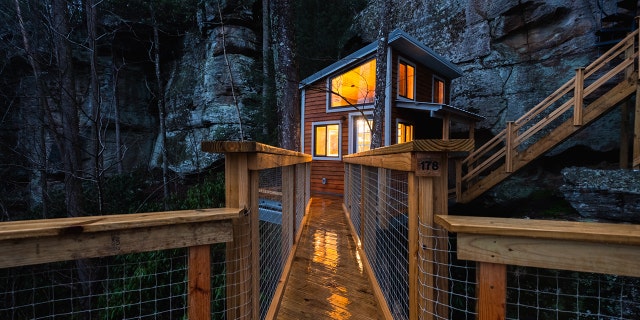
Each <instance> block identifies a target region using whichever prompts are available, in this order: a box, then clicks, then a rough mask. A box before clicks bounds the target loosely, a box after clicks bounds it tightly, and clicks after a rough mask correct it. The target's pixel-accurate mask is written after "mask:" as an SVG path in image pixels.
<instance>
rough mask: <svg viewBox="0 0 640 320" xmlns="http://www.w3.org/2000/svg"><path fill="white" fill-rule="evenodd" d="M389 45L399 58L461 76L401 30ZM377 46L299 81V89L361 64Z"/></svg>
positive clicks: (449, 76) (447, 74)
mask: <svg viewBox="0 0 640 320" xmlns="http://www.w3.org/2000/svg"><path fill="white" fill-rule="evenodd" d="M389 45H390V46H391V47H393V48H394V49H395V50H397V51H398V52H400V54H401V56H403V57H405V58H410V59H411V60H413V61H415V62H419V63H421V64H424V65H425V66H428V67H429V68H431V69H433V70H434V71H436V72H437V73H439V74H440V75H442V76H444V77H447V78H448V79H455V78H458V77H460V76H462V70H460V68H458V67H457V66H456V65H454V64H453V63H451V62H450V61H448V60H447V59H445V58H444V57H442V56H440V55H439V54H437V53H435V51H433V50H432V49H431V48H429V47H427V46H425V45H424V44H422V43H420V42H419V41H418V40H416V39H415V38H413V37H412V36H410V35H408V34H407V33H406V32H404V31H402V30H399V29H396V30H394V31H392V32H391V33H389ZM377 46H378V41H374V42H372V43H370V44H368V45H366V46H364V47H362V48H360V49H359V50H357V51H355V52H353V53H351V54H350V55H348V56H346V57H344V58H342V59H341V60H339V61H336V62H334V63H333V64H331V65H329V66H327V67H325V68H324V69H322V70H320V71H318V72H316V73H314V74H312V75H310V76H309V77H307V78H305V79H303V80H302V81H300V85H299V88H300V89H302V88H304V87H306V86H308V85H310V84H312V83H315V82H316V81H318V80H320V79H322V78H324V77H326V76H328V75H330V74H333V73H334V72H336V71H338V70H340V69H343V68H345V67H347V66H349V65H351V64H355V63H358V62H361V61H362V59H363V58H364V57H366V56H368V55H371V54H374V53H375V51H376V49H377Z"/></svg>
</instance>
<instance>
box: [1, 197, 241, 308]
mask: <svg viewBox="0 0 640 320" xmlns="http://www.w3.org/2000/svg"><path fill="white" fill-rule="evenodd" d="M245 213H246V210H244V209H239V208H222V209H206V210H185V211H170V212H156V213H141V214H123V215H109V216H93V217H77V218H61V219H47V220H26V221H15V222H3V223H0V268H11V267H18V266H27V265H34V264H40V263H50V262H59V261H67V260H76V259H84V258H95V257H107V256H113V255H122V254H128V253H139V252H148V251H155V250H165V249H174V248H189V272H188V278H189V279H188V315H189V318H191V319H203V318H201V316H202V315H203V314H207V313H208V312H210V304H211V302H210V301H211V299H210V298H211V290H210V274H211V272H210V267H211V265H210V264H209V263H207V261H208V259H204V258H208V255H203V252H206V253H208V252H209V245H211V244H214V243H223V242H229V241H231V240H232V239H233V234H232V230H231V225H232V221H233V220H235V219H239V218H240V217H241V216H243V215H244V214H245ZM209 316H210V314H209Z"/></svg>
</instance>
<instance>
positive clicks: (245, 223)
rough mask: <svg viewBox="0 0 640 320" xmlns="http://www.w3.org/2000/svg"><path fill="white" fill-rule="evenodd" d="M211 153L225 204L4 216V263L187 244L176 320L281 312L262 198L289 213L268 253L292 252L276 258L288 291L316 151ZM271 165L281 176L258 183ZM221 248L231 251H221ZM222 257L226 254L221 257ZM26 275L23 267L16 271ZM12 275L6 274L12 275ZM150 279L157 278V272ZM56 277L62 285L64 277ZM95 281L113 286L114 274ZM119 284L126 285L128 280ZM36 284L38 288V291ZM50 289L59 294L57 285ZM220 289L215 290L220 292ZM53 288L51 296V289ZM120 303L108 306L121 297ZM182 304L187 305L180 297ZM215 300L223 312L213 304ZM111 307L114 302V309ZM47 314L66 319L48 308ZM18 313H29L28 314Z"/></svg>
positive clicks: (280, 283) (224, 145) (7, 312)
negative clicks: (219, 168)
mask: <svg viewBox="0 0 640 320" xmlns="http://www.w3.org/2000/svg"><path fill="white" fill-rule="evenodd" d="M202 149H203V151H205V152H216V153H224V154H225V197H226V208H220V209H202V210H185V211H170V212H153V213H142V214H123V215H105V216H88V217H77V218H64V219H48V220H27V221H15V222H2V223H0V269H5V268H13V267H19V266H29V265H35V264H42V263H51V262H60V261H68V260H79V259H85V258H96V257H108V256H114V255H124V254H129V253H140V252H149V251H157V250H166V249H174V248H188V258H187V259H186V260H187V261H188V266H187V268H188V270H186V275H185V276H188V283H187V284H186V285H185V286H184V287H187V288H186V291H187V292H186V299H185V300H186V301H185V302H186V303H187V306H184V305H179V306H175V308H176V309H177V310H172V311H171V312H172V314H171V315H170V317H175V316H179V317H180V318H182V317H184V316H188V318H189V319H210V318H211V317H212V313H214V314H216V315H217V316H221V317H225V318H226V319H259V318H261V317H262V316H264V313H263V314H261V310H266V311H267V315H266V318H269V319H270V318H273V314H274V311H275V310H276V309H277V305H278V303H279V300H278V298H279V297H280V296H281V295H280V294H279V293H278V292H276V293H274V292H264V290H263V288H262V287H261V276H262V273H261V272H262V270H261V267H260V265H261V262H264V261H262V260H263V259H261V255H262V253H261V243H260V241H261V240H260V239H261V237H262V236H263V234H262V233H261V230H260V229H261V228H260V226H261V223H262V225H264V224H266V223H265V222H261V221H260V217H259V215H260V210H261V209H260V207H259V200H261V198H264V197H265V196H268V197H270V198H271V199H274V198H276V199H277V202H279V204H280V205H281V217H278V219H277V222H274V221H269V222H267V223H269V224H271V225H277V228H278V230H277V231H278V232H274V233H277V234H278V236H277V238H276V239H275V240H273V242H274V243H273V246H272V247H269V248H264V249H265V250H271V251H275V250H282V252H283V253H282V257H281V259H282V260H283V261H275V263H274V264H276V265H278V266H281V265H284V266H285V267H284V268H283V269H284V270H283V271H282V272H281V274H277V277H276V278H275V279H274V280H273V282H275V284H277V287H276V291H282V290H283V288H284V286H285V285H286V282H287V281H286V280H287V277H288V270H289V267H288V266H289V265H290V264H291V262H292V259H293V254H290V253H291V252H293V251H294V250H295V245H296V243H297V239H298V238H299V237H300V234H301V232H300V231H301V229H302V228H301V226H302V224H303V223H304V216H305V213H306V211H307V210H308V206H309V199H310V196H309V195H310V188H309V177H310V162H311V156H309V155H305V154H301V153H298V152H293V151H288V150H283V149H279V148H275V147H271V146H268V145H263V144H260V143H255V142H218V141H216V142H203V143H202ZM276 168H277V169H276ZM272 169H273V170H276V171H277V172H281V175H280V176H279V177H276V178H274V179H273V181H269V182H270V183H269V185H268V186H266V187H262V186H261V181H259V180H260V178H261V172H263V171H268V170H272ZM269 172H270V171H269ZM272 211H275V210H272ZM272 215H273V213H272ZM280 228H281V229H280ZM280 234H281V236H280ZM217 243H225V245H224V248H222V249H220V247H216V249H217V251H214V253H213V254H212V248H211V245H212V244H217ZM218 251H226V252H225V254H221V253H220V252H218ZM214 255H215V257H216V259H218V260H216V261H213V260H212V259H213V258H214V257H213V256H214ZM221 255H222V257H221ZM267 255H268V253H267ZM278 257H280V256H279V255H278ZM278 259H280V258H278ZM213 265H215V266H217V267H218V268H217V270H218V272H221V273H220V274H212V270H211V268H212V266H213ZM164 267H166V268H167V269H168V270H165V269H163V271H162V272H166V273H172V272H175V273H177V274H179V273H180V272H182V271H183V269H182V266H180V267H178V271H174V270H172V269H171V267H172V266H159V268H164ZM71 268H73V267H71ZM106 268H109V266H106ZM114 268H116V269H117V268H119V267H118V266H115V267H114ZM0 271H5V270H0ZM22 271H23V270H15V272H22ZM11 272H13V271H11ZM11 272H7V273H6V274H12V273H11ZM26 272H30V271H29V270H27V271H26ZM73 272H76V271H72V273H73ZM77 272H79V270H78V271H77ZM268 272H269V275H270V276H273V275H274V274H275V273H276V271H275V270H269V271H268ZM107 273H108V272H107ZM2 276H3V277H4V276H5V274H4V273H3V274H2ZM146 276H147V277H148V278H152V277H154V274H149V275H146ZM106 277H108V275H107V276H106ZM120 277H126V275H125V276H122V275H120ZM213 277H216V278H220V277H222V278H223V279H224V281H217V282H219V285H220V286H223V287H217V288H212V286H211V284H212V282H213V280H212V279H213ZM4 279H6V278H4ZM47 280H48V279H42V280H39V281H40V282H46V281H47ZM50 280H51V281H52V282H55V281H56V279H50ZM94 280H95V281H107V282H109V281H111V282H113V280H112V279H108V278H106V279H104V278H101V279H94ZM118 281H121V282H125V281H126V279H119V280H118ZM82 285H84V284H82ZM91 285H94V284H88V286H91ZM170 285H171V284H167V283H156V286H161V287H166V286H170ZM178 286H180V285H178ZM52 287H54V285H52ZM55 287H60V285H57V286H55ZM3 290H8V291H3ZM11 290H12V288H11V287H9V288H7V287H4V286H1V287H0V296H2V297H3V298H4V297H13V296H14V295H15V293H14V292H13V291H11ZM29 290H34V291H36V289H29ZM48 290H51V292H54V291H55V290H56V289H53V288H52V289H48ZM149 290H153V288H150V289H149ZM172 290H173V289H172ZM176 290H177V289H176ZM213 290H215V291H216V292H215V293H214V292H212V291H213ZM44 291H45V292H46V294H48V295H49V294H50V293H49V292H48V291H47V290H44ZM65 294H69V291H68V290H67V291H65ZM81 294H82V293H80V294H78V292H76V293H74V292H71V296H68V297H67V296H64V297H60V294H59V293H58V294H54V295H56V298H57V299H63V300H64V301H67V300H68V301H72V300H74V299H75V301H77V300H79V299H84V296H82V295H81ZM96 294H98V293H96ZM100 294H102V293H100ZM114 294H116V295H117V294H118V293H117V292H116V293H113V292H106V293H104V294H103V296H105V298H104V299H106V300H114V301H116V300H117V299H112V297H111V295H114ZM177 295H178V297H177V298H173V299H175V300H177V301H180V300H181V299H182V296H181V294H180V293H178V294H177ZM214 295H215V296H214ZM141 296H142V295H141ZM272 297H273V300H272ZM45 298H47V297H45ZM86 299H93V300H94V301H95V300H96V298H95V294H94V297H92V296H91V295H89V296H87V297H86ZM140 299H143V298H142V297H141V298H140ZM9 300H12V299H9ZM13 300H15V299H13ZM47 300H48V299H47ZM114 301H110V302H109V303H111V304H113V303H117V302H114ZM214 301H215V303H214ZM74 303H75V302H74ZM139 303H140V304H146V305H149V304H151V305H152V307H151V308H152V309H153V305H154V304H157V303H158V301H146V300H145V301H140V302H139ZM173 303H177V304H180V302H173ZM261 304H262V305H261ZM213 305H216V306H218V307H220V308H224V309H222V310H212V306H213ZM109 308H111V309H113V308H114V307H113V305H110V306H109ZM183 308H186V311H185V312H184V314H182V311H181V310H182V309H183ZM29 309H31V308H29ZM50 309H51V310H46V312H50V311H51V312H60V311H59V310H57V309H56V308H55V307H54V308H50ZM58 309H59V308H58ZM63 312H65V313H64V315H63V317H66V316H68V315H69V314H70V313H71V314H74V315H75V314H78V315H79V316H80V315H83V316H86V315H87V314H90V315H100V316H103V315H106V314H108V313H109V311H108V310H105V309H100V308H95V306H94V308H90V309H89V310H82V309H81V308H78V309H75V310H72V311H68V310H64V311H63ZM151 312H153V310H152V311H151ZM15 313H16V312H15V310H14V309H13V308H12V305H11V304H9V302H7V304H5V303H0V315H1V317H2V318H3V319H4V318H12V317H13V316H11V314H15ZM45 316H46V317H58V316H60V315H59V314H46V315H45ZM18 317H19V318H23V316H18ZM24 317H25V318H26V317H28V318H31V317H33V316H28V315H27V316H24Z"/></svg>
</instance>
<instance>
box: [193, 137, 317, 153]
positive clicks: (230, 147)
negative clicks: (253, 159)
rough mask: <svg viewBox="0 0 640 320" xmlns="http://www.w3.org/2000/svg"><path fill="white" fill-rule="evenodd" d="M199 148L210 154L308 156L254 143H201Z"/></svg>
mask: <svg viewBox="0 0 640 320" xmlns="http://www.w3.org/2000/svg"><path fill="white" fill-rule="evenodd" d="M200 147H201V149H202V151H204V152H210V153H270V154H279V155H288V156H299V157H307V156H308V155H306V154H304V153H301V152H297V151H292V150H287V149H281V148H277V147H273V146H270V145H267V144H263V143H259V142H255V141H203V142H202V143H201V144H200Z"/></svg>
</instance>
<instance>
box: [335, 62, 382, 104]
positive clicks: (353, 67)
mask: <svg viewBox="0 0 640 320" xmlns="http://www.w3.org/2000/svg"><path fill="white" fill-rule="evenodd" d="M371 61H373V62H374V63H375V61H376V59H375V57H368V58H366V59H363V61H361V62H360V63H357V64H352V65H349V67H346V68H344V69H341V70H340V71H339V72H335V73H334V74H333V75H330V76H328V77H327V80H326V82H327V83H326V88H327V101H326V112H327V113H330V112H344V111H345V110H349V109H351V110H353V109H355V108H354V107H353V106H356V107H358V109H363V110H366V109H372V108H373V103H374V101H375V89H376V84H375V73H376V70H375V69H376V68H375V66H374V68H373V78H374V82H373V90H372V91H371V92H372V94H373V96H372V97H371V102H364V103H359V104H354V105H353V106H351V105H344V106H335V107H334V106H332V105H331V98H332V96H333V93H332V84H331V83H332V81H333V79H335V78H337V77H339V76H341V75H343V74H346V73H348V72H350V71H352V70H354V69H356V68H359V67H360V66H362V65H364V64H367V63H370V62H371Z"/></svg>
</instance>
